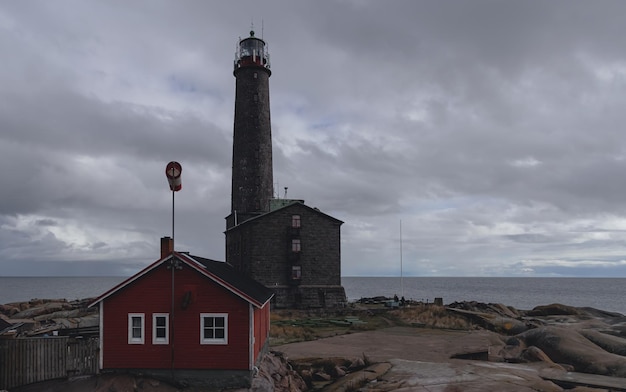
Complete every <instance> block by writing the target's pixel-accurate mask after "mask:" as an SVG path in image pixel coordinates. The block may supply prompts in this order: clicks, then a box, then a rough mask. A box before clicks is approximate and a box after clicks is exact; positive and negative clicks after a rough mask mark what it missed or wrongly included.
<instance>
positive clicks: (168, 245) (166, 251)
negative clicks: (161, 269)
mask: <svg viewBox="0 0 626 392" xmlns="http://www.w3.org/2000/svg"><path fill="white" fill-rule="evenodd" d="M173 251H174V240H173V239H172V238H171V237H162V238H161V258H162V259H164V258H166V257H167V256H169V255H171V254H172V252H173Z"/></svg>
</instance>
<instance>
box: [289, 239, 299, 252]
mask: <svg viewBox="0 0 626 392" xmlns="http://www.w3.org/2000/svg"><path fill="white" fill-rule="evenodd" d="M291 251H292V252H293V253H300V252H302V241H301V240H300V238H294V239H292V240H291Z"/></svg>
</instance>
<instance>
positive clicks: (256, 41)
mask: <svg viewBox="0 0 626 392" xmlns="http://www.w3.org/2000/svg"><path fill="white" fill-rule="evenodd" d="M248 66H257V67H263V68H265V69H266V70H267V72H270V55H269V53H268V52H267V49H266V47H265V41H263V40H262V39H260V38H257V37H255V36H254V30H251V31H250V36H249V37H248V38H244V39H240V40H239V45H238V46H237V50H236V52H235V64H234V68H235V69H234V72H236V71H237V70H238V69H239V68H241V67H248Z"/></svg>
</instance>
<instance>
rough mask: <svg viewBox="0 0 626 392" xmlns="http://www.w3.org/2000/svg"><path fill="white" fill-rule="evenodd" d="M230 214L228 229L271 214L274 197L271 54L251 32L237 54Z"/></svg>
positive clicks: (263, 42) (234, 72)
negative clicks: (265, 214)
mask: <svg viewBox="0 0 626 392" xmlns="http://www.w3.org/2000/svg"><path fill="white" fill-rule="evenodd" d="M234 67H235V69H234V71H233V75H234V76H235V79H236V87H235V125H234V134H233V172H232V189H231V213H230V215H229V216H228V217H227V218H226V219H227V224H226V226H227V229H228V228H231V227H233V226H235V225H238V224H240V223H242V222H244V221H246V220H248V219H250V218H253V217H255V216H258V215H260V214H263V213H266V212H268V211H269V209H270V208H269V205H270V199H272V197H273V193H274V190H273V175H272V128H271V125H270V89H269V78H270V75H271V74H272V72H271V71H270V61H269V54H268V52H267V48H266V45H265V41H263V40H262V39H260V38H257V37H255V36H254V31H250V36H249V37H248V38H244V39H241V40H240V41H239V45H238V47H237V51H236V53H235V63H234Z"/></svg>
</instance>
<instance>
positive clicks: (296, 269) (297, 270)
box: [291, 265, 302, 280]
mask: <svg viewBox="0 0 626 392" xmlns="http://www.w3.org/2000/svg"><path fill="white" fill-rule="evenodd" d="M291 279H294V280H296V279H302V267H300V266H299V265H294V266H292V267H291Z"/></svg>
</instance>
